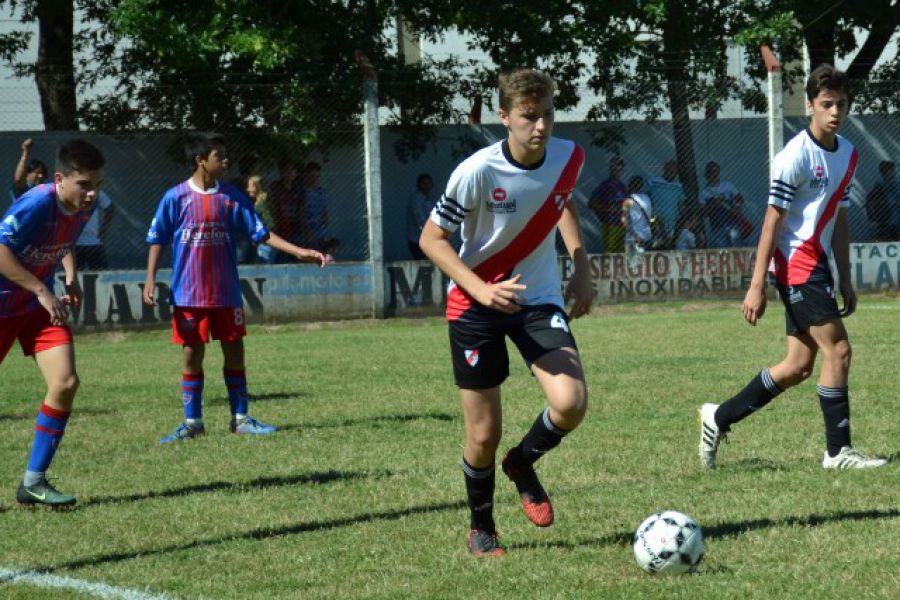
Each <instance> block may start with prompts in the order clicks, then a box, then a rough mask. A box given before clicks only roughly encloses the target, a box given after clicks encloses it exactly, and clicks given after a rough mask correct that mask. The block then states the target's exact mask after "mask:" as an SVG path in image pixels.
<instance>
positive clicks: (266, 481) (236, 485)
mask: <svg viewBox="0 0 900 600" xmlns="http://www.w3.org/2000/svg"><path fill="white" fill-rule="evenodd" d="M391 475H392V473H391V472H390V471H380V472H375V473H364V472H352V471H322V472H318V473H306V474H303V475H293V476H289V477H259V478H257V479H252V480H250V481H211V482H208V483H198V484H197V485H188V486H184V487H178V488H172V489H168V490H158V491H157V490H150V491H149V492H144V493H141V494H129V495H125V496H98V497H95V498H88V499H87V500H85V501H84V502H80V503H79V505H78V507H79V508H80V509H84V508H89V507H91V506H99V505H103V504H121V503H124V502H140V501H142V500H150V499H153V498H179V497H181V496H188V495H190V494H208V493H211V492H220V491H229V492H243V491H247V490H260V489H265V488H272V487H283V486H290V485H319V484H323V483H332V482H335V481H353V480H356V479H381V478H384V477H390V476H391Z"/></svg>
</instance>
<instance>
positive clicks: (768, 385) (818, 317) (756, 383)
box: [699, 64, 887, 469]
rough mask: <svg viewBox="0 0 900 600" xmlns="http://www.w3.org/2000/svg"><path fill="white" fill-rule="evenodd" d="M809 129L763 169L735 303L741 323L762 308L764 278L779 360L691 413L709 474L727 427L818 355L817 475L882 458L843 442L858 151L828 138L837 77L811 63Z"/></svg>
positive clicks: (794, 379) (835, 116)
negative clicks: (777, 302) (821, 429)
mask: <svg viewBox="0 0 900 600" xmlns="http://www.w3.org/2000/svg"><path fill="white" fill-rule="evenodd" d="M806 98H807V103H806V108H807V110H808V111H809V112H810V113H811V115H812V116H811V118H810V121H809V127H808V128H807V129H805V130H803V131H801V132H800V133H798V134H797V135H796V136H794V138H793V139H791V141H789V142H788V143H787V145H785V147H784V149H783V150H781V152H779V153H778V154H777V155H776V156H775V159H774V160H773V162H772V169H771V172H772V180H771V185H770V188H769V202H768V208H767V209H766V216H765V221H764V222H763V226H762V233H761V234H760V238H759V245H758V247H757V250H756V264H755V267H754V269H753V278H752V280H751V282H750V289H748V290H747V295H746V296H745V298H744V304H743V306H742V310H743V314H744V318H745V319H746V320H747V322H748V323H750V324H751V325H756V323H757V321H758V320H759V319H761V318H762V317H763V315H764V314H765V311H766V293H765V283H766V271H767V269H768V271H769V277H770V278H771V281H772V283H773V285H774V287H775V288H776V289H777V290H778V294H779V296H780V297H781V301H782V303H783V304H784V309H785V325H786V327H785V329H786V333H787V356H785V357H784V359H783V360H782V361H781V362H779V363H778V364H776V365H774V366H772V367H769V368H767V369H763V370H762V371H761V372H760V373H759V374H758V375H756V377H754V378H753V379H751V381H750V383H748V384H747V386H746V387H745V388H744V389H743V390H741V391H740V392H738V394H737V395H735V396H733V397H732V398H730V399H729V400H727V401H726V402H724V403H722V404H721V405H718V404H712V403H708V404H704V405H703V406H702V407H701V408H700V421H701V424H700V448H699V450H700V459H701V461H702V463H703V465H704V466H705V467H707V468H710V469H712V468H715V466H716V457H717V451H718V447H719V442H720V441H721V439H722V438H723V436H724V435H725V434H726V433H728V431H730V430H731V426H732V425H734V424H736V423H738V422H740V421H741V420H743V419H744V418H746V417H748V416H750V415H751V414H753V413H755V412H757V411H759V410H760V409H761V408H763V407H764V406H766V405H767V404H768V403H769V402H771V401H772V400H773V399H774V398H775V397H776V396H778V395H779V394H781V393H782V392H783V391H785V390H787V389H788V388H790V387H793V386H795V385H797V384H799V383H801V382H802V381H804V380H806V379H808V378H809V377H810V376H811V375H812V373H813V369H814V367H815V363H816V355H817V354H819V352H821V353H822V369H821V371H820V373H819V380H818V386H817V387H816V391H817V392H818V396H819V406H820V407H821V409H822V415H823V417H824V420H825V445H826V450H825V453H824V455H823V458H822V467H823V468H826V469H865V468H869V467H880V466H881V465H883V464H885V463H886V462H887V461H886V460H885V459H882V458H872V457H869V456H867V455H865V454H863V453H862V452H860V451H859V450H856V449H855V448H854V447H853V445H852V444H851V442H850V396H849V391H848V380H849V373H850V355H851V348H850V339H849V338H848V336H847V330H846V329H845V328H844V321H843V318H844V317H849V316H850V315H852V314H853V312H854V310H856V292H855V291H854V290H853V282H852V279H851V273H850V232H849V226H848V222H847V210H848V207H849V205H850V198H849V193H850V186H851V181H852V180H853V174H854V172H855V171H856V163H857V157H858V153H857V151H856V148H854V147H853V144H851V143H850V141H849V140H847V139H846V138H844V137H842V136H840V135H838V130H839V129H840V127H841V125H842V124H843V123H844V121H845V120H846V118H847V112H848V110H849V107H850V99H849V98H850V84H849V80H848V79H847V76H846V74H844V73H842V72H841V71H838V70H837V69H835V68H834V67H833V66H831V65H826V64H823V65H820V66H818V67H816V68H815V69H814V70H813V72H812V73H811V74H810V76H809V79H808V80H807V82H806ZM832 251H833V255H834V262H835V267H836V269H837V273H838V278H839V279H838V285H837V287H838V289H839V290H840V293H841V296H842V297H843V300H844V306H843V307H842V308H839V307H838V304H837V301H836V300H835V285H834V279H833V277H832V274H831V265H830V264H829V262H830V261H829V253H831V252H832Z"/></svg>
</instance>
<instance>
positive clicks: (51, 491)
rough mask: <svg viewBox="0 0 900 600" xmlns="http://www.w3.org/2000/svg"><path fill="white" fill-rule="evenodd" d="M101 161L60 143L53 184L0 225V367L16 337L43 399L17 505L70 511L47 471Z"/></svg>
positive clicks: (66, 400) (66, 381)
mask: <svg viewBox="0 0 900 600" xmlns="http://www.w3.org/2000/svg"><path fill="white" fill-rule="evenodd" d="M105 162H106V161H105V159H104V158H103V155H102V154H101V153H100V151H99V150H98V149H97V148H95V147H94V146H92V145H91V144H89V143H87V142H85V141H82V140H72V141H70V142H67V143H66V144H63V145H62V146H61V147H60V148H59V150H58V152H57V157H56V173H55V174H54V175H53V183H49V184H45V185H38V186H35V187H34V188H32V189H31V190H30V191H29V192H28V193H26V194H24V195H23V196H21V197H20V198H19V199H18V200H16V201H15V202H14V203H13V205H12V206H11V207H10V208H9V209H8V210H7V211H6V213H5V214H4V215H3V219H2V221H0V362H3V359H4V358H5V357H6V355H7V353H9V350H10V349H11V348H12V345H13V343H15V341H16V340H19V345H20V346H22V351H23V352H24V353H25V355H26V356H33V357H34V361H35V363H37V366H38V368H39V369H40V371H41V375H42V376H43V377H44V381H45V382H46V383H47V395H46V396H45V397H44V401H43V403H42V404H41V409H40V412H39V413H38V416H37V420H36V421H35V424H34V442H33V444H32V446H31V454H30V456H29V459H28V467H27V469H26V471H25V477H24V479H23V480H22V484H21V485H20V486H19V489H18V491H17V492H16V500H17V501H18V503H19V504H20V505H24V506H32V505H46V506H50V507H53V508H63V507H71V506H72V505H74V504H75V497H74V496H70V495H68V494H63V493H61V492H60V491H59V490H57V489H56V488H55V487H53V486H52V485H51V484H50V483H49V482H48V481H47V478H46V471H47V469H48V468H49V467H50V463H51V462H52V461H53V456H54V454H55V453H56V449H57V447H58V446H59V442H60V440H61V439H62V437H63V433H64V432H65V429H66V425H67V423H68V421H69V415H70V414H71V412H72V404H73V402H74V399H75V392H76V391H77V390H78V384H79V380H78V374H77V373H76V371H75V350H74V348H73V345H72V332H71V330H70V329H69V327H68V325H66V321H67V320H68V317H69V308H68V307H69V306H78V305H79V304H80V303H81V296H82V294H81V288H80V287H79V285H78V279H77V274H76V269H75V256H74V252H73V251H74V244H75V240H76V239H77V238H78V236H79V235H80V234H81V231H82V229H84V226H85V224H86V223H87V222H88V220H89V219H90V218H91V214H92V213H93V211H94V210H95V208H96V204H95V203H96V200H97V197H98V195H99V193H100V184H101V183H102V182H103V166H104V164H105ZM60 263H62V265H63V269H64V270H65V294H64V295H63V296H62V297H57V296H56V295H54V293H53V276H54V273H55V272H56V269H57V267H59V265H60Z"/></svg>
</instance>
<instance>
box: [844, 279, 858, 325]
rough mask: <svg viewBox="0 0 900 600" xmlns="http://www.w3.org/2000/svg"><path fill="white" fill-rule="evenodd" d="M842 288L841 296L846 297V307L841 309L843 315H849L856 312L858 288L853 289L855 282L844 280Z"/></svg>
mask: <svg viewBox="0 0 900 600" xmlns="http://www.w3.org/2000/svg"><path fill="white" fill-rule="evenodd" d="M840 289H841V297H843V298H844V308H842V309H841V316H842V317H849V316H850V315H852V314H853V313H854V312H856V303H857V298H856V290H854V289H853V284H852V283H850V281H842V282H841V285H840Z"/></svg>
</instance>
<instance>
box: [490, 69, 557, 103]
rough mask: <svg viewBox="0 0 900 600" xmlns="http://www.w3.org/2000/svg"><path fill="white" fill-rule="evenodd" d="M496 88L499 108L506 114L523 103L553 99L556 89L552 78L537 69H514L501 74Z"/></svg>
mask: <svg viewBox="0 0 900 600" xmlns="http://www.w3.org/2000/svg"><path fill="white" fill-rule="evenodd" d="M497 87H498V89H499V91H500V108H502V109H503V110H505V111H507V112H508V111H511V110H512V109H513V107H514V106H516V105H517V104H519V103H521V102H523V101H525V102H540V101H541V100H543V99H544V98H546V97H550V98H553V92H554V90H555V89H556V85H555V84H554V83H553V78H552V77H550V76H549V75H547V74H546V73H544V72H543V71H538V70H537V69H516V70H515V71H511V72H509V73H501V74H500V78H499V83H498V86H497Z"/></svg>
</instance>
